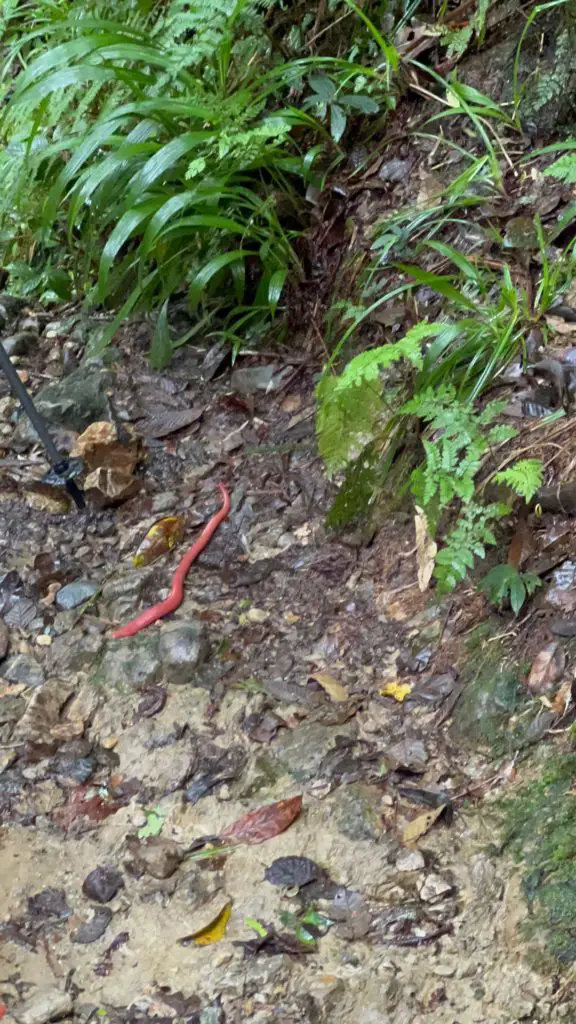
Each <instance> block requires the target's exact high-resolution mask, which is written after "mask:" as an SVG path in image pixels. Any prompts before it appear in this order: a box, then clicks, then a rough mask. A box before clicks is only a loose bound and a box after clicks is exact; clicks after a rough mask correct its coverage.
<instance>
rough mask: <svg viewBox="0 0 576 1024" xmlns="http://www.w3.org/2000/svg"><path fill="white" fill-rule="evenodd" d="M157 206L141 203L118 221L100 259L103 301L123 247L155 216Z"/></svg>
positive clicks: (99, 279)
mask: <svg viewBox="0 0 576 1024" xmlns="http://www.w3.org/2000/svg"><path fill="white" fill-rule="evenodd" d="M156 206H157V203H156V200H152V201H150V202H146V203H141V204H140V206H136V207H134V209H132V210H128V212H127V213H125V214H124V216H123V217H121V218H120V220H119V221H118V223H117V225H116V227H115V228H114V230H113V232H112V234H111V235H110V237H109V239H108V241H107V242H106V245H105V246H104V249H103V252H102V256H101V258H100V267H99V271H98V294H99V296H100V299H101V300H102V299H104V297H105V295H106V285H107V283H108V275H109V273H110V267H111V266H112V264H113V262H114V260H115V259H116V257H117V255H118V253H119V252H120V250H121V248H122V246H123V245H124V243H125V242H127V241H128V239H129V238H130V236H131V235H132V234H133V233H134V232H135V231H136V230H137V229H138V228H139V227H140V226H141V224H142V223H143V222H144V221H146V220H148V218H149V217H151V216H152V215H153V213H154V211H155V210H156Z"/></svg>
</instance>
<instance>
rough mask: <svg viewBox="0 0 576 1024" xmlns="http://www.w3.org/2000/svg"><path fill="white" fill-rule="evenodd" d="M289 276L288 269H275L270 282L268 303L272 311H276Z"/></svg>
mask: <svg viewBox="0 0 576 1024" xmlns="http://www.w3.org/2000/svg"><path fill="white" fill-rule="evenodd" d="M287 276H288V270H287V269H286V268H285V269H284V270H275V271H274V273H273V274H272V276H271V278H270V280H269V282H268V305H269V306H270V311H271V312H272V313H275V312H276V309H277V306H278V303H279V302H280V296H281V295H282V289H283V288H284V283H285V281H286V278H287Z"/></svg>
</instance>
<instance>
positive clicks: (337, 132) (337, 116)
mask: <svg viewBox="0 0 576 1024" xmlns="http://www.w3.org/2000/svg"><path fill="white" fill-rule="evenodd" d="M345 131H346V114H345V113H344V111H343V110H342V107H340V106H338V104H337V103H332V104H331V105H330V134H331V136H332V138H333V139H334V142H340V139H341V138H342V136H343V135H344V132H345Z"/></svg>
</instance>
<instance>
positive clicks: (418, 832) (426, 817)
mask: <svg viewBox="0 0 576 1024" xmlns="http://www.w3.org/2000/svg"><path fill="white" fill-rule="evenodd" d="M446 807H447V804H441V805H440V807H435V808H434V810H432V811H426V813H425V814H419V815H418V817H417V818H413V819H412V821H409V822H408V824H407V825H406V827H405V829H404V831H403V832H402V842H403V843H406V845H407V846H411V845H413V844H414V843H415V842H416V840H417V839H420V836H424V835H426V833H427V832H428V829H430V828H431V827H432V825H433V824H434V822H435V821H437V820H438V818H439V817H440V815H441V814H442V812H443V811H445V810H446Z"/></svg>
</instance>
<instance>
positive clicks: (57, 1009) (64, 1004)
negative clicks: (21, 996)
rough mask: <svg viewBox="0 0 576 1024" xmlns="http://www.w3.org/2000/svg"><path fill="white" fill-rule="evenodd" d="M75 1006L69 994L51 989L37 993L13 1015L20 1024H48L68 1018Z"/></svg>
mask: <svg viewBox="0 0 576 1024" xmlns="http://www.w3.org/2000/svg"><path fill="white" fill-rule="evenodd" d="M73 1005H74V1004H73V1002H72V996H71V995H70V993H69V992H64V991H63V990H61V989H57V988H51V989H45V990H44V991H40V992H37V993H36V995H34V996H32V998H31V999H29V1000H28V1001H27V1002H26V1003H23V1004H22V1005H21V1006H18V1007H17V1008H16V1009H15V1010H14V1011H13V1015H14V1017H15V1019H16V1020H17V1021H18V1024H47V1022H48V1021H51V1020H61V1018H62V1017H67V1016H68V1015H69V1014H70V1013H71V1012H72V1008H73Z"/></svg>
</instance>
